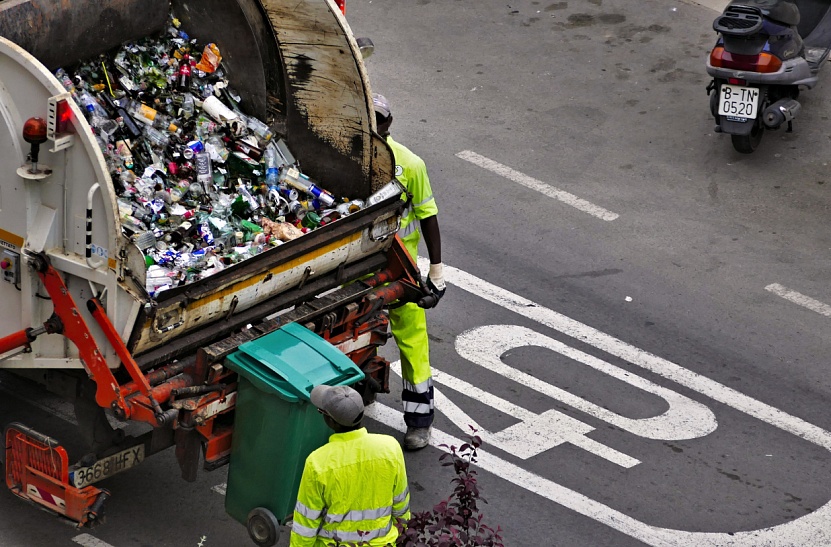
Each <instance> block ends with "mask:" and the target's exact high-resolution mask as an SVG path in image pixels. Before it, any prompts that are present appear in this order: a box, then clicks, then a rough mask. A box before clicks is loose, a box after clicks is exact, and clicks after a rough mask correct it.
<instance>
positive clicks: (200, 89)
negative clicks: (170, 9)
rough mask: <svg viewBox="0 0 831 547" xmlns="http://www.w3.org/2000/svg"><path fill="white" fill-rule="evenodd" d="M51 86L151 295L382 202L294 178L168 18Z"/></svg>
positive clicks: (65, 72)
mask: <svg viewBox="0 0 831 547" xmlns="http://www.w3.org/2000/svg"><path fill="white" fill-rule="evenodd" d="M55 76H56V77H57V78H58V79H59V80H60V81H61V83H62V84H63V86H64V87H65V88H66V89H67V91H69V92H71V93H72V96H73V98H74V99H75V101H76V103H78V105H79V106H80V107H81V109H82V110H83V111H84V113H85V115H86V117H87V121H88V122H89V124H90V127H91V128H92V131H93V133H94V134H95V136H96V139H97V141H98V144H99V146H100V147H101V151H102V153H103V155H104V158H105V160H106V162H107V166H108V169H109V172H110V175H111V178H112V181H113V186H114V187H115V191H116V193H117V195H118V209H119V216H120V219H121V228H122V231H123V233H124V235H125V236H126V237H128V238H129V239H130V240H131V241H133V242H134V243H135V244H136V245H137V246H138V247H139V248H140V249H141V250H142V251H143V253H144V255H145V263H146V265H147V272H146V274H147V276H146V279H147V282H146V289H147V292H148V294H149V295H150V296H151V297H152V296H155V295H157V294H158V293H159V292H161V291H163V290H165V289H169V288H171V287H177V286H180V285H183V284H186V283H190V282H193V281H196V280H199V279H202V278H205V277H207V276H210V275H212V274H214V273H216V272H218V271H220V270H222V269H224V268H226V267H228V266H230V265H232V264H235V263H238V262H241V261H243V260H246V259H247V258H250V257H252V256H254V255H257V254H259V253H262V252H264V251H265V250H267V249H269V248H271V247H275V246H278V245H281V244H283V243H284V242H286V241H291V240H293V239H296V238H298V237H302V236H303V234H305V233H307V232H309V231H311V230H315V229H317V228H319V227H321V226H325V225H327V224H329V223H332V222H335V221H337V219H338V218H341V217H344V216H346V215H349V214H351V213H354V212H356V211H359V210H361V209H362V208H364V207H366V206H367V203H368V204H372V203H374V202H376V201H380V200H381V199H383V198H384V197H387V196H383V195H379V194H376V195H373V196H370V197H369V198H368V199H367V200H366V202H364V201H363V200H360V199H348V198H345V197H341V198H336V197H335V196H334V195H332V194H331V193H330V192H328V191H327V190H325V189H324V188H323V187H321V185H319V184H318V183H317V182H315V181H313V180H311V179H310V178H309V177H307V176H306V175H304V174H303V173H302V172H301V170H300V166H299V164H298V162H297V161H296V160H295V159H294V157H293V156H292V154H291V151H290V149H289V147H288V145H287V143H286V142H285V140H283V139H282V138H278V137H276V136H275V135H274V134H273V133H272V131H271V129H270V128H269V126H268V125H267V124H266V123H265V122H263V121H262V120H259V119H257V118H254V117H251V116H246V115H245V114H244V113H243V108H241V107H240V104H239V102H240V100H239V96H238V95H236V94H235V93H234V91H233V87H232V83H231V82H229V81H228V78H227V77H226V74H225V71H224V70H223V65H222V52H221V51H220V49H219V48H218V47H217V45H216V44H213V43H210V44H207V45H204V46H202V45H199V44H197V43H196V40H191V39H190V38H189V36H188V35H187V33H186V32H185V31H184V29H182V28H181V24H180V22H179V21H178V20H177V19H176V18H175V17H174V16H173V15H172V14H171V16H170V18H169V25H168V29H167V31H166V32H164V33H163V34H162V35H160V36H154V37H147V38H143V39H141V40H138V41H135V42H129V43H125V44H123V45H122V46H121V47H119V48H117V49H116V50H115V51H112V52H110V53H109V54H106V55H102V56H101V57H99V58H96V59H93V60H88V61H86V62H82V63H79V64H78V65H76V66H74V67H71V68H66V69H64V68H61V69H58V70H57V71H56V72H55ZM381 192H383V190H382V191H381Z"/></svg>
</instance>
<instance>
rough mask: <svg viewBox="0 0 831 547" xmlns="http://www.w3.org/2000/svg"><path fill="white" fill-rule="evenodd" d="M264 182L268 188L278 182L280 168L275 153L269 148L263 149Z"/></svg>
mask: <svg viewBox="0 0 831 547" xmlns="http://www.w3.org/2000/svg"><path fill="white" fill-rule="evenodd" d="M265 182H266V184H268V186H269V188H271V187H272V186H277V185H278V183H279V182H280V166H279V165H278V164H277V151H276V150H274V148H272V147H271V146H269V147H268V148H266V149H265Z"/></svg>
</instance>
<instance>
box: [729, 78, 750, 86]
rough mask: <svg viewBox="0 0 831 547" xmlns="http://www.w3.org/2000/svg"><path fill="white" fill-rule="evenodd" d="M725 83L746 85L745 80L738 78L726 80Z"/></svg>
mask: <svg viewBox="0 0 831 547" xmlns="http://www.w3.org/2000/svg"><path fill="white" fill-rule="evenodd" d="M727 83H728V84H732V85H747V80H741V79H739V78H727Z"/></svg>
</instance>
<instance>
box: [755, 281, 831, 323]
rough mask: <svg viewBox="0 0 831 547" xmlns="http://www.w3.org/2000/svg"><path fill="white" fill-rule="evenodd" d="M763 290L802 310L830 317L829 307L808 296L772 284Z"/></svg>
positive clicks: (830, 309) (830, 308)
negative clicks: (796, 305) (788, 301)
mask: <svg viewBox="0 0 831 547" xmlns="http://www.w3.org/2000/svg"><path fill="white" fill-rule="evenodd" d="M765 290H766V291H769V292H772V293H773V294H775V295H776V296H781V297H782V298H784V299H785V300H790V301H791V302H793V303H794V304H799V305H800V306H802V307H803V308H808V309H809V310H811V311H815V312H817V313H818V314H820V315H824V316H825V317H831V306H829V305H828V304H825V303H823V302H820V301H819V300H814V299H813V298H811V297H810V296H805V295H804V294H801V293H798V292H796V291H792V290H790V289H788V288H786V287H783V286H782V285H780V284H779V283H772V284H770V285H768V286H767V287H765Z"/></svg>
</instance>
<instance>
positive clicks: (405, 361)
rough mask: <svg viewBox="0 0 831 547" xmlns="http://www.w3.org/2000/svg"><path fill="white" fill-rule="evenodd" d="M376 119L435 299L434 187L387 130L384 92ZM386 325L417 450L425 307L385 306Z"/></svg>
mask: <svg viewBox="0 0 831 547" xmlns="http://www.w3.org/2000/svg"><path fill="white" fill-rule="evenodd" d="M372 102H373V105H374V107H375V122H376V125H377V127H378V133H379V134H380V135H381V136H382V137H385V138H386V139H387V144H389V145H390V148H392V152H393V154H394V156H395V177H396V178H397V179H398V181H399V182H400V183H401V184H403V185H404V187H405V188H406V189H407V191H408V192H409V193H410V194H411V195H412V201H411V203H410V205H409V206H408V207H407V209H406V210H405V211H404V215H403V218H402V220H401V228H400V229H399V231H398V235H399V236H400V237H401V240H402V242H403V243H404V246H405V247H406V248H407V251H408V252H409V253H410V256H412V257H413V259H414V260H415V259H416V257H417V256H418V242H419V240H420V237H421V234H424V243H425V246H426V247H427V255H428V256H429V257H430V271H429V273H428V275H427V286H428V288H429V289H430V290H431V291H432V292H433V294H434V295H435V296H436V302H438V299H440V298H441V297H442V296H444V292H445V289H446V284H445V282H444V274H443V273H442V269H443V267H442V261H441V234H440V232H439V222H438V219H437V218H436V215H437V214H438V212H439V210H438V207H437V206H436V200H435V199H433V190H432V188H431V187H430V179H429V178H428V176H427V167H426V166H425V165H424V161H423V160H422V159H421V158H420V157H418V156H417V155H415V154H414V153H413V152H411V151H410V150H409V149H408V148H407V147H406V146H404V145H401V144H399V143H397V142H395V141H394V140H393V138H392V137H391V136H390V125H391V124H392V112H391V110H390V104H389V101H387V99H386V97H384V96H383V95H379V94H377V93H373V94H372ZM390 327H391V330H392V335H393V337H395V342H396V344H397V345H398V350H399V353H400V354H401V376H402V379H403V381H404V389H403V391H402V393H401V399H402V401H403V402H404V423H405V424H406V425H407V433H406V434H405V435H404V448H405V449H406V450H418V449H420V448H424V447H425V446H427V444H428V443H429V442H430V430H431V427H432V425H433V376H432V373H431V371H430V348H429V345H428V342H427V317H426V314H425V313H424V308H420V307H419V306H418V305H417V304H415V303H408V304H405V305H403V306H401V307H399V308H396V309H392V310H390Z"/></svg>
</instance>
